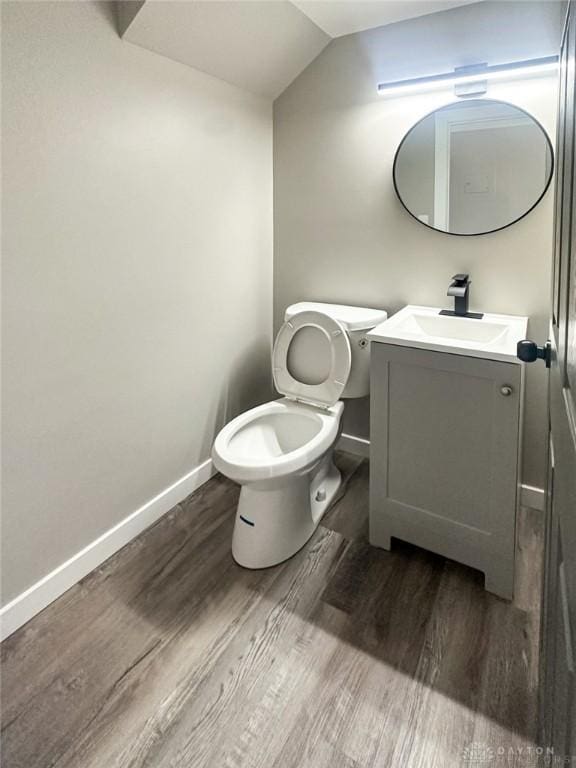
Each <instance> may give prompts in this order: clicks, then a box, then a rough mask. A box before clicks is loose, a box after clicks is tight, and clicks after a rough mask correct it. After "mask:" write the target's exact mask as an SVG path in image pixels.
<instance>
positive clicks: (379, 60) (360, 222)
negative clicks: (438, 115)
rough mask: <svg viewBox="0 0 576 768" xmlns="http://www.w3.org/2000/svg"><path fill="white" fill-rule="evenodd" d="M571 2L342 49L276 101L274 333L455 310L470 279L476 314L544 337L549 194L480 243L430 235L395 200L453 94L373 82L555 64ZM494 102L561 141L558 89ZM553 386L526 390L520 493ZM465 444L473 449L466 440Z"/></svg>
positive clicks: (533, 371)
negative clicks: (290, 326)
mask: <svg viewBox="0 0 576 768" xmlns="http://www.w3.org/2000/svg"><path fill="white" fill-rule="evenodd" d="M563 11H564V6H563V4H562V3H516V2H512V3H506V2H502V3H491V2H486V3H479V4H475V5H470V6H465V7H462V8H456V9H453V10H450V11H446V12H443V13H438V14H434V15H430V16H425V17H421V18H418V19H411V20H409V21H405V22H399V23H398V24H393V25H389V26H387V27H381V28H379V29H377V30H371V31H369V32H362V33H358V34H355V35H349V36H347V37H343V38H339V39H337V40H334V41H333V42H332V43H331V44H330V45H329V46H328V47H327V48H326V49H325V50H324V51H323V52H322V53H321V54H320V56H319V57H318V58H317V59H316V60H315V61H314V62H313V63H312V64H311V65H310V66H309V67H308V68H307V69H306V70H305V71H304V72H303V73H302V75H301V76H300V77H299V78H298V79H297V80H296V81H295V82H294V83H293V84H292V85H291V86H290V88H288V89H287V90H286V91H285V92H284V93H283V94H282V96H281V97H280V98H279V99H277V101H276V102H275V111H274V227H275V230H274V239H275V256H274V260H275V261H274V284H275V297H274V302H275V324H276V327H278V324H279V322H280V320H281V317H282V312H283V310H284V307H285V306H286V305H288V304H290V303H291V302H294V301H298V300H314V299H315V300H317V301H330V302H342V303H350V304H357V305H366V306H375V307H384V308H386V309H388V310H390V311H392V312H394V311H396V310H398V309H399V308H401V307H402V306H403V305H405V304H408V303H412V304H427V305H432V306H448V304H449V300H448V298H447V297H446V288H447V286H448V283H449V278H450V277H451V276H452V275H453V274H454V273H455V272H470V273H471V275H472V279H473V285H472V289H471V293H472V298H471V309H473V310H483V311H486V312H504V313H510V314H526V315H529V316H530V327H529V331H530V334H531V335H532V336H533V337H534V338H537V339H538V340H539V341H543V340H544V339H545V338H546V335H547V324H548V303H549V284H550V264H551V246H552V197H553V195H552V193H551V191H549V192H548V194H547V195H546V197H545V199H544V200H543V201H542V203H541V204H540V205H539V206H538V207H537V208H536V209H535V210H534V211H533V212H532V213H531V214H530V216H528V217H526V218H525V219H523V220H522V221H521V222H519V223H518V224H516V225H514V226H512V227H510V228H508V229H506V230H503V231H501V232H498V233H495V234H492V235H484V236H482V237H469V238H458V237H453V236H450V235H445V234H442V233H437V232H434V231H431V230H429V229H426V228H425V227H424V226H422V225H421V224H419V223H418V222H416V221H414V220H413V219H412V218H411V217H410V216H408V214H407V213H405V212H404V210H403V209H402V207H401V205H400V203H399V202H398V200H397V199H396V196H395V193H394V190H393V187H392V163H393V159H394V153H395V150H396V147H397V146H398V144H399V142H400V140H401V139H402V137H403V135H404V134H405V133H406V131H407V130H408V129H409V128H410V127H411V126H412V125H413V124H414V123H415V122H416V121H417V120H418V119H420V118H421V117H422V116H424V115H425V114H427V113H428V112H430V111H431V110H433V109H435V108H436V107H438V106H440V105H441V104H444V103H449V102H451V101H453V100H454V97H453V96H451V95H450V94H449V93H447V92H428V93H424V94H421V95H417V96H414V95H412V96H405V97H401V98H400V97H397V98H392V99H385V98H383V97H379V96H378V95H377V93H376V85H377V83H378V82H380V81H382V80H387V79H395V78H399V77H411V76H416V75H421V74H429V73H434V72H443V71H447V70H450V69H452V68H453V67H455V66H460V65H464V64H470V63H474V62H478V61H488V62H489V63H490V62H491V63H496V62H502V61H508V60H515V59H522V58H530V57H534V56H543V55H548V54H551V53H557V51H558V47H559V39H560V29H561V23H562V18H563ZM488 95H489V96H490V97H491V98H495V99H502V100H505V101H510V102H511V103H513V104H517V105H518V106H520V107H523V108H524V109H526V110H528V111H529V112H531V113H532V114H533V115H534V116H535V117H536V118H537V119H538V120H540V122H541V123H542V124H543V125H544V127H545V129H546V130H547V131H548V133H549V135H550V136H551V137H554V136H555V114H556V84H555V81H554V79H552V78H541V79H532V80H527V81H524V82H519V81H517V82H510V83H500V84H498V85H493V86H491V87H490V89H489V93H488ZM545 383H546V375H545V371H544V367H543V366H531V367H530V369H529V370H528V377H527V409H526V419H525V442H524V470H523V479H524V482H526V483H528V484H531V485H535V486H538V487H543V485H544V479H545V474H544V473H545V451H546V408H545V396H546V392H545ZM344 429H345V432H348V433H351V434H357V435H359V436H367V435H368V410H367V403H366V402H365V401H356V402H354V401H349V402H348V404H347V406H346V413H345V424H344ZM470 439H473V437H472V436H470Z"/></svg>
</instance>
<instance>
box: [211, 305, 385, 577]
mask: <svg viewBox="0 0 576 768" xmlns="http://www.w3.org/2000/svg"><path fill="white" fill-rule="evenodd" d="M386 317H387V314H386V312H384V311H382V310H377V309H366V308H362V307H350V306H344V305H339V304H322V303H315V302H300V303H298V304H293V305H291V306H290V307H288V309H287V310H286V312H285V315H284V324H283V325H282V327H281V328H280V331H279V332H278V335H277V337H276V341H275V343H274V350H273V353H272V372H273V376H274V385H275V387H276V390H277V391H278V392H279V393H280V394H281V395H283V397H282V398H281V399H280V400H272V401H271V402H269V403H265V404H264V405H260V406H257V407H256V408H252V409H251V410H249V411H246V412H245V413H242V414H240V416H237V417H236V418H235V419H233V420H232V421H231V422H230V423H229V424H227V425H226V426H225V427H224V428H223V429H222V430H221V431H220V433H219V434H218V436H217V438H216V440H215V442H214V447H213V449H212V458H213V460H214V465H215V467H216V469H218V470H219V471H220V472H221V473H222V474H223V475H225V476H226V477H229V478H230V479H231V480H234V481H235V482H237V483H239V484H240V485H241V486H242V487H241V491H240V498H239V501H238V509H237V511H236V521H235V525H234V534H233V537H232V555H233V557H234V559H235V560H236V562H237V563H238V564H239V565H242V566H244V567H245V568H267V567H269V566H272V565H277V564H278V563H281V562H283V561H284V560H287V559H288V558H289V557H292V555H294V554H295V553H296V552H298V550H299V549H301V548H302V547H303V546H304V544H306V542H307V541H308V539H309V538H310V536H312V534H313V533H314V531H315V529H316V527H317V526H318V523H319V522H320V520H321V518H322V515H323V514H324V513H325V512H326V510H327V509H328V507H329V506H330V504H331V502H332V501H333V499H334V497H335V495H336V493H337V491H338V488H339V487H340V483H341V477H340V472H339V471H338V469H337V468H336V465H335V464H334V459H333V454H334V446H335V444H336V441H337V440H338V438H339V436H340V433H341V431H342V427H341V422H342V413H343V411H344V403H342V402H341V400H340V398H357V397H364V396H366V395H367V394H368V392H369V380H370V374H369V360H370V356H369V346H368V339H367V338H366V333H367V332H368V331H369V330H370V329H371V328H373V327H374V326H376V325H378V324H379V323H381V322H383V321H384V320H385V319H386Z"/></svg>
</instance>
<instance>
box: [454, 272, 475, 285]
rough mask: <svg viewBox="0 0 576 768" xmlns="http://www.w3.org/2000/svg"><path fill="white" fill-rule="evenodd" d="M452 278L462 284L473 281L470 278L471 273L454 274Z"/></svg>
mask: <svg viewBox="0 0 576 768" xmlns="http://www.w3.org/2000/svg"><path fill="white" fill-rule="evenodd" d="M452 280H454V281H455V282H456V283H460V284H462V283H468V284H469V283H471V282H472V281H471V280H470V275H464V274H458V275H454V277H453V278H452Z"/></svg>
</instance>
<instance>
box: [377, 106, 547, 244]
mask: <svg viewBox="0 0 576 768" xmlns="http://www.w3.org/2000/svg"><path fill="white" fill-rule="evenodd" d="M466 101H480V102H482V103H484V104H486V103H491V104H505V105H506V106H508V107H513V108H514V109H517V110H518V112H523V113H524V114H525V115H526V116H527V117H529V118H530V119H531V120H532V121H533V122H535V123H536V125H537V126H538V127H539V128H540V130H541V131H542V134H543V135H544V138H545V139H546V141H547V142H548V148H549V150H550V158H551V162H550V174H549V176H548V180H547V181H546V184H545V185H544V189H543V190H542V194H541V195H540V197H539V198H538V199H537V200H536V202H535V203H534V204H533V205H531V206H530V208H528V210H527V211H525V212H524V213H523V214H522V215H521V216H518V218H517V219H514V220H513V221H511V222H509V223H508V224H504V226H503V227H496V229H487V230H486V231H485V232H447V231H446V230H445V229H438V228H437V227H432V226H430V224H425V223H424V222H423V221H421V220H420V219H419V218H418V217H417V216H415V215H414V214H413V213H412V211H411V210H410V209H409V208H408V207H407V206H406V204H405V203H404V200H402V196H401V195H400V192H399V190H398V184H397V183H396V165H397V162H398V155H399V154H400V150H401V149H402V146H403V144H404V142H405V141H406V139H407V138H408V136H409V135H410V133H412V131H413V130H414V129H415V128H416V127H417V126H419V125H420V123H422V122H424V120H427V119H428V118H429V117H431V116H432V115H434V114H436V112H439V111H440V110H441V109H444V108H445V107H449V106H451V105H452V104H459V103H461V102H458V101H451V102H450V103H449V104H443V105H442V106H441V107H438V108H437V109H433V110H432V111H431V112H428V113H427V114H426V115H424V117H421V118H420V120H418V121H417V122H415V123H414V125H412V126H411V127H410V128H409V129H408V130H407V131H406V133H405V134H404V136H403V138H402V141H401V142H400V144H398V148H397V149H396V153H395V154H394V164H393V166H392V183H393V184H394V191H395V192H396V197H397V198H398V200H399V201H400V204H401V205H402V207H403V208H404V210H405V211H406V212H407V213H408V214H409V215H410V216H411V217H412V218H413V219H414V221H417V222H418V224H421V225H422V226H423V227H426V229H431V230H432V231H433V232H439V233H440V234H441V235H450V236H451V237H482V236H483V235H491V234H493V233H494V232H501V231H502V230H503V229H507V228H508V227H511V226H512V225H513V224H517V223H518V222H519V221H521V220H522V219H523V218H525V217H526V216H528V214H529V213H531V212H532V211H533V210H534V208H536V206H537V205H538V203H540V201H541V200H542V199H543V197H544V195H545V194H546V192H548V189H549V187H550V184H551V183H552V177H553V176H554V170H555V160H554V147H553V145H552V141H551V140H550V136H548V133H547V132H546V129H545V128H544V126H543V125H542V123H541V122H540V121H539V120H536V118H535V117H534V116H533V115H531V114H530V112H528V111H527V110H525V109H522V107H518V106H516V104H512V103H510V102H509V101H501V100H500V99H469V100H468V99H467V100H466Z"/></svg>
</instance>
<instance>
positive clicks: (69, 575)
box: [0, 459, 215, 640]
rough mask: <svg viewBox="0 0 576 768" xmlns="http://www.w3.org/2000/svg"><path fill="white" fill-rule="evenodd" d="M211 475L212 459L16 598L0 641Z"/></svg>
mask: <svg viewBox="0 0 576 768" xmlns="http://www.w3.org/2000/svg"><path fill="white" fill-rule="evenodd" d="M214 473H215V469H214V468H213V465H212V460H211V459H208V460H207V461H205V462H203V463H202V464H200V465H199V466H198V467H196V468H195V469H193V470H192V471H191V472H188V474H187V475H184V477H181V478H180V480H177V481H176V482H175V483H174V484H173V485H171V486H170V487H169V488H165V489H164V490H163V491H161V492H160V493H159V494H158V495H157V496H155V497H154V498H153V499H150V501H148V502H146V504H144V505H143V506H142V507H140V508H139V509H137V510H136V511H135V512H132V514H130V515H128V517H125V518H124V520H121V521H120V522H119V523H118V524H117V525H115V526H114V527H113V528H110V529H109V530H107V531H106V533H103V534H102V536H99V537H98V538H97V539H95V540H94V541H92V542H91V543H90V544H88V546H87V547H84V549H82V550H80V552H77V553H76V554H75V555H73V557H71V558H70V559H69V560H67V561H66V562H65V563H62V565H59V566H58V568H55V569H54V570H53V571H52V572H51V573H49V574H48V575H47V576H44V578H42V579H40V581H38V582H36V584H33V585H32V586H31V587H30V588H29V589H27V590H26V591H25V592H22V594H20V595H18V597H15V598H14V600H12V601H11V602H10V603H8V604H7V605H5V606H4V607H3V608H2V609H1V610H0V640H4V639H5V638H6V637H8V636H9V635H11V634H12V633H13V632H15V631H16V630H17V629H18V628H19V627H21V626H22V625H23V624H25V623H26V622H27V621H29V620H30V619H31V618H32V617H33V616H35V615H36V614H37V613H40V611H42V610H43V609H44V608H46V606H48V605H50V603H52V602H53V601H54V600H56V598H57V597H60V595H62V594H63V593H64V592H66V591H67V590H68V589H70V587H72V586H74V584H76V583H77V582H78V581H80V579H82V578H84V576H87V575H88V574H89V573H90V572H91V571H93V570H94V569H95V568H98V566H100V565H102V563H103V562H104V561H105V560H107V559H108V558H109V557H110V556H111V555H113V554H114V553H115V552H117V551H118V550H119V549H122V547H124V546H125V545H126V544H128V543H129V542H131V541H132V539H134V538H135V537H136V536H138V534H140V533H142V531H144V530H145V529H146V528H148V527H149V526H150V525H152V524H153V523H155V522H156V521H157V520H158V519H159V518H161V517H162V515H164V514H166V512H169V511H170V510H171V509H172V507H174V506H175V505H176V504H178V503H179V502H180V501H182V500H183V499H185V498H186V497H187V496H189V495H190V494H191V493H193V491H195V490H196V489H197V488H199V487H200V486H201V485H203V484H204V483H205V482H206V481H207V480H209V479H210V478H211V477H212V475H214Z"/></svg>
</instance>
